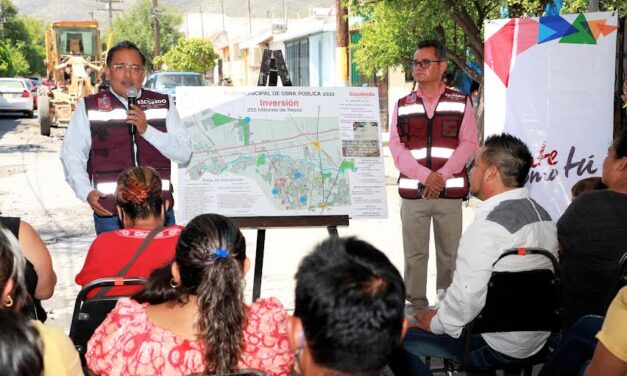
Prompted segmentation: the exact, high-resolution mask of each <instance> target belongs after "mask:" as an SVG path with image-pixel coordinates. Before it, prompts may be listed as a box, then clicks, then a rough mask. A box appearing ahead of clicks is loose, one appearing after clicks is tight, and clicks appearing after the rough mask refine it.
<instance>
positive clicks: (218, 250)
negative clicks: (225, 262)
mask: <svg viewBox="0 0 627 376" xmlns="http://www.w3.org/2000/svg"><path fill="white" fill-rule="evenodd" d="M213 255H214V256H215V258H216V260H217V259H221V258H225V257H227V256H228V255H229V253H228V252H227V251H226V250H225V249H222V248H216V250H215V251H214V252H213Z"/></svg>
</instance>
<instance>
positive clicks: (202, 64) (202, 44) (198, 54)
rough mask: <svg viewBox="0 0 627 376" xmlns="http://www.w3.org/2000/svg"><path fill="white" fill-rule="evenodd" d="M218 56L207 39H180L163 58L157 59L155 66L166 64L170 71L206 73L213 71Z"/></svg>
mask: <svg viewBox="0 0 627 376" xmlns="http://www.w3.org/2000/svg"><path fill="white" fill-rule="evenodd" d="M218 57H219V56H218V54H217V53H216V52H215V51H214V50H213V45H212V44H211V42H209V41H208V40H206V39H199V38H192V39H183V38H181V39H179V42H178V43H177V44H176V45H175V46H173V47H172V48H171V49H170V50H169V51H168V52H166V53H165V54H164V55H163V56H160V57H157V58H156V59H155V65H162V64H165V65H167V66H168V69H169V70H176V71H192V72H197V73H205V72H208V71H210V70H211V69H213V67H214V66H215V64H216V63H215V60H216V59H218Z"/></svg>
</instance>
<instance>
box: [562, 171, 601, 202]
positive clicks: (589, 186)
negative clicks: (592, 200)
mask: <svg viewBox="0 0 627 376" xmlns="http://www.w3.org/2000/svg"><path fill="white" fill-rule="evenodd" d="M599 189H607V185H605V183H603V178H601V177H598V176H593V177H591V178H585V179H581V180H579V181H578V182H576V183H575V184H574V185H573V187H572V188H571V189H570V193H571V195H572V199H573V200H574V199H576V198H577V197H579V195H581V194H582V193H584V192H589V191H597V190H599Z"/></svg>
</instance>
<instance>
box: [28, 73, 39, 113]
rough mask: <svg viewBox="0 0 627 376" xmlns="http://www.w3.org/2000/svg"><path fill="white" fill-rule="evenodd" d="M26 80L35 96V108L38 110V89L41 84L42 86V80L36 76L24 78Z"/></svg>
mask: <svg viewBox="0 0 627 376" xmlns="http://www.w3.org/2000/svg"><path fill="white" fill-rule="evenodd" d="M24 80H25V81H26V84H28V87H29V88H30V93H31V95H32V96H33V108H34V109H35V110H36V109H37V97H38V95H37V90H38V89H39V86H41V81H39V79H38V78H34V77H28V78H25V79H24Z"/></svg>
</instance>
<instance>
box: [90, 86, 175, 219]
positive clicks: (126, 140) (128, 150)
mask: <svg viewBox="0 0 627 376" xmlns="http://www.w3.org/2000/svg"><path fill="white" fill-rule="evenodd" d="M85 104H86V109H87V117H88V118H89V127H90V130H91V150H90V151H89V159H88V161H87V173H88V174H89V178H90V180H91V181H92V183H93V184H94V187H96V189H98V190H99V191H101V192H103V193H105V194H107V196H106V197H105V198H104V199H101V200H100V203H101V205H102V206H104V207H105V208H106V209H107V210H109V211H110V212H112V213H115V198H114V197H113V195H112V194H113V192H114V191H115V186H116V184H117V179H118V175H119V174H120V173H121V172H122V171H124V170H126V169H127V168H130V167H133V141H132V137H131V135H130V132H129V125H128V124H127V123H126V112H127V110H126V107H125V106H124V104H122V102H120V100H119V99H118V98H117V97H116V96H115V95H113V94H112V93H111V92H110V91H108V90H107V91H102V92H99V93H98V94H95V95H91V96H89V97H86V98H85ZM137 104H138V105H139V106H140V107H141V109H142V110H143V111H144V113H145V114H146V120H148V124H150V126H152V127H154V128H156V129H158V130H160V131H161V132H166V131H167V130H166V124H165V123H166V116H167V113H168V108H169V105H170V103H169V99H168V96H167V95H164V94H159V93H155V92H152V91H148V90H145V89H142V91H141V96H140V97H138V98H137ZM135 143H136V145H137V164H138V166H150V167H153V168H154V169H155V170H157V171H158V172H159V175H161V179H162V182H163V197H164V198H165V199H167V200H168V201H169V203H170V204H169V207H170V208H171V207H172V206H173V205H174V199H173V197H172V184H171V183H170V160H169V159H168V158H166V157H165V156H164V155H163V154H161V153H160V152H159V151H158V150H157V149H156V148H155V147H154V146H152V145H151V144H150V143H149V142H148V141H146V140H144V138H143V137H142V136H140V135H139V134H136V135H135ZM166 210H167V208H166Z"/></svg>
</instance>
